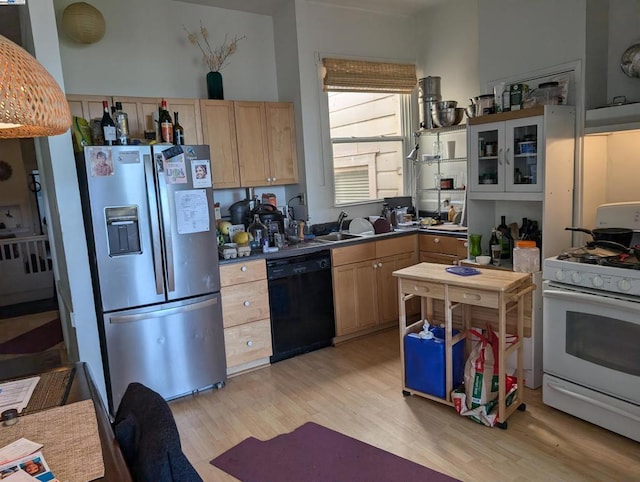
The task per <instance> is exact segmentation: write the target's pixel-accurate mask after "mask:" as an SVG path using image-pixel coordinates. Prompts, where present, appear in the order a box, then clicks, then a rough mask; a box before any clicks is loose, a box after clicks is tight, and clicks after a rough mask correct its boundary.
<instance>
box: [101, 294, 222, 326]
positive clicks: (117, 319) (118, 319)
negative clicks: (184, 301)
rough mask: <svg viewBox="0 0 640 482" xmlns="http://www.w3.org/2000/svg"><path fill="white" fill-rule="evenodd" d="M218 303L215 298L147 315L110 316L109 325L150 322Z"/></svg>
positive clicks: (151, 312) (147, 313)
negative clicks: (150, 319) (150, 320)
mask: <svg viewBox="0 0 640 482" xmlns="http://www.w3.org/2000/svg"><path fill="white" fill-rule="evenodd" d="M217 303H218V297H215V298H211V299H209V300H206V301H200V302H198V303H191V304H190V305H182V306H176V307H174V308H167V309H164V310H155V311H150V312H146V313H138V314H134V315H118V316H109V323H111V324H119V323H133V322H136V321H143V320H148V319H149V318H163V317H166V316H170V315H174V314H178V313H186V312H189V311H194V310H200V309H202V308H205V307H207V306H211V305H216V304H217Z"/></svg>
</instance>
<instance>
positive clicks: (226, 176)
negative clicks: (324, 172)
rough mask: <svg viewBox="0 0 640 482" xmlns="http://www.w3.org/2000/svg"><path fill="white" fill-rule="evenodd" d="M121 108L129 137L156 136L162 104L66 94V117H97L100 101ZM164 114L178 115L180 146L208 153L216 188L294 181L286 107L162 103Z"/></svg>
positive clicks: (188, 101)
mask: <svg viewBox="0 0 640 482" xmlns="http://www.w3.org/2000/svg"><path fill="white" fill-rule="evenodd" d="M103 100H106V101H108V102H109V105H110V106H111V105H114V104H115V102H121V103H122V110H123V111H125V112H126V113H127V114H128V116H129V131H130V135H131V138H133V139H144V132H145V131H154V132H155V131H156V124H155V121H154V120H153V116H154V114H155V113H157V112H158V106H159V105H160V103H161V101H162V99H161V98H155V97H126V96H111V95H108V96H97V95H74V94H69V95H67V102H68V103H69V107H70V109H71V115H74V116H78V117H83V118H85V119H87V121H89V120H90V119H92V118H96V117H98V118H101V117H102V101H103ZM166 101H167V110H168V111H169V113H170V114H171V115H172V116H173V113H174V112H177V113H178V115H179V120H180V124H181V125H182V127H183V128H184V131H185V142H186V144H207V145H208V146H209V148H210V150H211V154H210V156H211V165H212V171H213V184H214V187H215V188H216V189H228V188H237V187H257V186H275V185H284V184H295V183H297V182H298V160H297V155H296V139H295V119H294V113H293V103H291V102H249V101H228V100H206V99H171V98H166Z"/></svg>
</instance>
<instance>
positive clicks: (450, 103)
mask: <svg viewBox="0 0 640 482" xmlns="http://www.w3.org/2000/svg"><path fill="white" fill-rule="evenodd" d="M456 107H458V101H457V100H439V101H438V102H435V108H436V109H440V110H442V109H455V108H456Z"/></svg>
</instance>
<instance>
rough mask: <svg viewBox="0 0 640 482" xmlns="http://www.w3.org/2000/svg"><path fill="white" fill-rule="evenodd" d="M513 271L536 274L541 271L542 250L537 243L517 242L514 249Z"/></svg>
mask: <svg viewBox="0 0 640 482" xmlns="http://www.w3.org/2000/svg"><path fill="white" fill-rule="evenodd" d="M513 271H518V272H521V273H535V272H536V271H540V249H538V247H537V246H536V242H535V241H516V247H515V248H513Z"/></svg>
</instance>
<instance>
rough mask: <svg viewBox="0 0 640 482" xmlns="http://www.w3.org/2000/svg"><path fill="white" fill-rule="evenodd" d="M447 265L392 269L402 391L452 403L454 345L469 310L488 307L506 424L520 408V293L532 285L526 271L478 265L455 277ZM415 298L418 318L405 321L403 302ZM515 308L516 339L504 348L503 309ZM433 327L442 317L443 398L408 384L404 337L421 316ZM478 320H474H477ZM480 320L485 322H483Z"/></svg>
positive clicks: (501, 420) (469, 320) (469, 321)
mask: <svg viewBox="0 0 640 482" xmlns="http://www.w3.org/2000/svg"><path fill="white" fill-rule="evenodd" d="M448 267H450V266H447V265H443V264H436V263H420V264H416V265H414V266H410V267H408V268H403V269H400V270H397V271H394V272H393V276H395V277H397V278H398V300H399V324H400V362H401V363H400V364H401V367H402V386H403V393H404V394H405V395H409V394H412V393H413V394H416V395H420V396H422V397H425V398H429V399H431V400H435V401H437V402H441V403H445V404H447V405H451V406H453V402H452V400H451V391H452V390H453V388H455V387H453V386H452V385H453V373H452V372H453V363H452V350H453V346H454V345H455V344H456V343H457V342H458V341H460V340H463V339H465V338H466V335H467V330H468V329H469V328H471V327H472V326H473V321H474V317H473V314H474V309H479V310H482V309H485V308H492V309H495V310H497V318H496V320H495V321H492V322H491V324H492V327H493V328H494V329H495V330H496V332H497V335H498V339H499V346H498V365H499V367H500V372H499V384H500V385H499V391H498V423H497V425H498V426H499V427H500V428H507V418H508V417H509V416H510V415H511V414H512V413H513V412H514V411H515V410H516V409H517V408H519V409H520V410H524V409H525V408H526V405H525V404H524V377H523V367H522V357H523V341H522V340H523V336H524V330H523V320H524V309H525V305H524V295H525V294H527V293H529V292H531V291H532V290H533V289H534V288H535V285H534V284H533V283H532V281H531V275H530V274H529V273H516V272H514V271H506V270H492V269H482V268H478V270H479V271H480V274H477V275H472V276H460V275H456V274H452V273H449V272H447V271H446V268H448ZM416 296H419V297H420V298H421V299H420V301H421V303H420V304H421V320H420V321H417V322H414V323H410V324H407V312H406V309H405V303H406V302H407V301H408V300H410V299H412V298H414V297H416ZM434 300H442V301H443V302H444V320H434V317H433V316H434ZM454 310H461V314H462V329H461V330H460V332H459V333H458V334H456V335H455V336H453V335H452V333H453V330H452V325H453V314H454ZM512 310H516V317H515V319H516V324H515V331H516V333H515V334H517V335H518V339H517V341H516V342H515V343H509V346H507V313H508V312H510V311H512ZM425 319H426V320H428V321H429V323H431V324H432V325H434V324H439V323H440V322H442V321H444V325H445V367H446V368H445V369H446V374H445V380H446V382H445V387H446V389H445V398H439V397H436V396H433V395H430V394H428V393H424V392H420V391H417V390H415V389H412V388H409V387H407V386H406V385H407V381H406V367H405V353H404V337H405V336H406V335H408V334H409V333H417V332H419V331H421V330H422V326H423V324H424V320H425ZM476 321H477V320H476ZM483 324H484V322H483ZM470 347H471V341H470V340H469V339H467V340H466V350H465V354H466V355H468V354H469V352H470ZM514 350H515V351H516V352H517V353H516V358H517V368H516V377H517V384H518V390H517V392H516V398H515V399H514V400H513V402H512V403H511V405H510V406H509V407H507V406H506V389H505V378H506V373H505V364H506V360H507V356H509V355H510V354H511V353H512V352H513V351H514Z"/></svg>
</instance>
